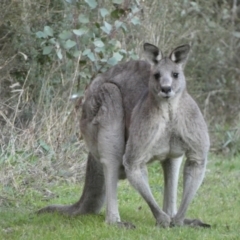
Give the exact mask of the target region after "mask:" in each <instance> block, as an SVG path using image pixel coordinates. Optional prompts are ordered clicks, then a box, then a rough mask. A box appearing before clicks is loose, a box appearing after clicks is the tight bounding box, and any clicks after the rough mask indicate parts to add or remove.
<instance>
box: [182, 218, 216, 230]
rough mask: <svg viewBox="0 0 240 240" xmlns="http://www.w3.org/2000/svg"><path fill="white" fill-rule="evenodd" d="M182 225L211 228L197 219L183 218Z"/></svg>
mask: <svg viewBox="0 0 240 240" xmlns="http://www.w3.org/2000/svg"><path fill="white" fill-rule="evenodd" d="M184 225H188V226H191V227H203V228H211V225H210V224H207V223H204V222H202V221H201V220H199V219H189V218H186V219H184Z"/></svg>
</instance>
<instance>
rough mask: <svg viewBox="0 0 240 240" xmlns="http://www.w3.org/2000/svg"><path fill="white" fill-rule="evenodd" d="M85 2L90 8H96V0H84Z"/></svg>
mask: <svg viewBox="0 0 240 240" xmlns="http://www.w3.org/2000/svg"><path fill="white" fill-rule="evenodd" d="M84 1H85V2H86V3H87V4H88V6H89V7H90V8H92V9H94V8H96V7H97V5H98V4H97V2H96V0H84Z"/></svg>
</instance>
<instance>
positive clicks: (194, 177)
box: [38, 43, 210, 228]
mask: <svg viewBox="0 0 240 240" xmlns="http://www.w3.org/2000/svg"><path fill="white" fill-rule="evenodd" d="M189 51H190V46H189V45H182V46H179V47H177V48H175V49H174V50H173V51H172V52H171V53H170V55H169V56H168V57H164V56H163V54H162V52H161V51H160V50H159V49H158V47H156V46H154V45H152V44H150V43H145V44H144V52H145V55H146V57H147V60H148V61H143V60H139V61H129V62H126V63H122V64H118V65H116V66H114V67H112V68H111V69H110V70H108V71H107V72H105V73H103V74H101V75H99V76H97V77H96V78H95V79H94V80H93V81H92V83H91V84H90V86H89V87H88V89H87V90H86V93H85V100H84V102H83V106H82V117H81V120H80V128H81V132H82V135H83V137H84V140H85V142H86V145H87V147H88V149H89V155H88V161H87V169H86V177H85V185H84V189H83V193H82V196H81V198H80V200H79V201H78V202H76V203H74V204H72V205H67V206H62V205H51V206H47V207H45V208H42V209H40V210H39V211H38V212H39V213H43V212H59V213H63V214H68V215H71V216H75V215H80V214H96V213H99V211H100V209H101V208H102V206H103V204H104V201H105V198H106V222H107V223H109V224H116V225H118V226H124V227H127V228H134V225H133V224H131V223H126V222H122V221H121V218H120V215H119V211H118V204H117V183H118V180H119V179H125V178H126V177H127V179H128V180H129V182H130V183H131V185H132V186H133V187H134V188H135V189H136V190H137V191H138V192H139V193H140V194H141V196H142V197H143V198H144V200H145V201H146V203H147V204H148V205H149V208H150V210H151V211H152V214H153V216H154V217H155V219H156V225H157V226H160V227H169V226H182V225H191V226H200V227H210V225H209V224H206V223H203V222H202V221H200V220H198V219H187V218H186V217H185V216H186V212H187V209H188V206H189V204H190V203H191V201H192V199H193V197H194V196H195V194H196V192H197V190H198V188H199V186H200V185H201V183H202V180H203V178H204V173H205V168H206V163H207V154H208V151H209V145H210V141H209V135H208V130H207V125H206V123H205V121H204V119H203V116H202V114H201V112H200V110H199V108H198V106H197V104H196V102H195V101H194V100H193V99H192V97H191V96H190V95H189V94H188V92H187V89H186V80H185V76H184V67H185V65H186V62H187V59H188V55H189ZM184 156H186V161H185V165H184V170H183V174H184V175H183V176H184V178H183V194H182V200H181V203H180V206H179V208H178V209H177V186H178V176H179V170H180V166H181V163H182V159H183V157H184ZM152 161H158V162H159V163H160V164H161V166H162V169H163V173H164V199H163V208H162V209H161V208H160V207H159V205H158V204H157V202H156V200H155V199H154V197H153V194H152V192H151V189H150V187H149V183H148V172H147V167H146V164H147V163H150V162H152Z"/></svg>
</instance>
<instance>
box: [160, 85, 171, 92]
mask: <svg viewBox="0 0 240 240" xmlns="http://www.w3.org/2000/svg"><path fill="white" fill-rule="evenodd" d="M161 90H162V92H164V93H169V92H171V90H172V89H171V87H169V86H164V87H162V88H161Z"/></svg>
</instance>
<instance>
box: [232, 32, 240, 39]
mask: <svg viewBox="0 0 240 240" xmlns="http://www.w3.org/2000/svg"><path fill="white" fill-rule="evenodd" d="M232 34H233V36H234V37H236V38H240V32H233V33H232Z"/></svg>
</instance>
